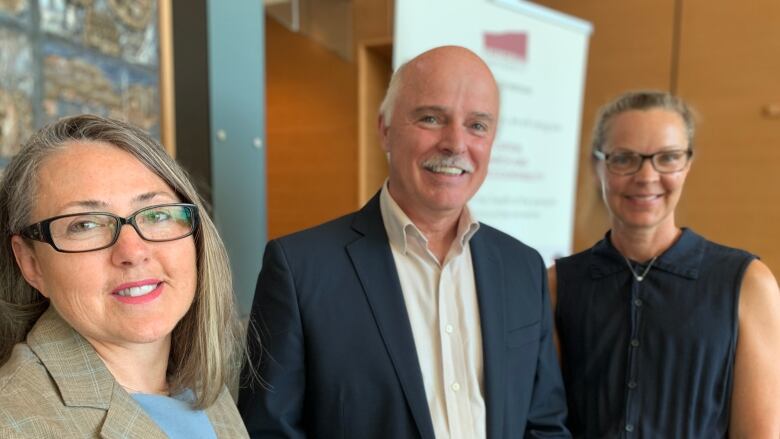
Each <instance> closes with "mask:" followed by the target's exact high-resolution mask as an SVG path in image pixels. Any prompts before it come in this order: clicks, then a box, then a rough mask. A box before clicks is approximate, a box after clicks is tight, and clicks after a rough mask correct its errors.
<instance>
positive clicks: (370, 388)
mask: <svg viewBox="0 0 780 439" xmlns="http://www.w3.org/2000/svg"><path fill="white" fill-rule="evenodd" d="M470 243H471V253H472V260H473V265H474V276H475V280H476V286H477V295H478V303H479V313H480V319H481V325H482V339H483V340H482V344H483V361H484V389H485V395H484V397H485V405H486V411H487V413H486V416H487V420H486V422H487V437H488V438H489V439H499V438H522V437H528V438H542V437H544V438H551V437H555V438H558V437H570V436H569V433H568V432H567V430H566V428H565V427H564V422H565V415H566V398H565V395H564V391H563V385H562V383H561V377H560V371H559V368H558V363H557V358H556V354H555V351H554V347H553V343H552V314H551V311H550V305H549V299H548V293H547V283H546V282H547V276H546V272H545V267H544V264H543V262H542V259H541V258H540V257H539V255H538V253H537V252H536V251H535V250H533V249H531V248H530V247H528V246H526V245H524V244H522V243H520V242H519V241H517V240H515V239H514V238H512V237H510V236H508V235H506V234H504V233H502V232H499V231H498V230H495V229H493V228H490V227H488V226H485V225H481V226H480V228H479V231H478V232H477V233H476V234H475V235H474V236H473V237H472V239H471V241H470ZM251 320H252V322H254V324H255V325H256V328H257V332H259V335H260V337H259V338H260V343H261V344H262V349H260V348H259V347H258V343H257V340H256V337H251V336H250V339H249V341H250V357H251V359H252V361H251V363H252V365H253V366H254V367H255V368H256V370H257V371H259V373H260V376H261V379H262V381H263V383H261V384H259V385H254V386H250V387H245V388H242V389H241V390H240V393H239V400H238V406H239V410H240V412H241V415H242V417H243V418H244V422H245V423H246V426H247V429H248V430H249V433H250V435H251V436H252V437H257V438H303V437H315V438H326V439H330V438H334V439H336V438H337V439H342V438H356V439H373V438H388V439H404V438H424V439H434V433H433V426H432V423H431V417H430V412H429V410H428V404H427V399H426V395H425V388H424V387H423V381H422V373H421V371H420V366H419V363H418V360H417V352H416V349H415V345H414V338H413V336H412V329H411V325H410V323H409V318H408V315H407V312H406V306H405V305H404V298H403V293H402V292H401V286H400V282H399V279H398V274H397V272H396V269H395V262H394V260H393V256H392V252H391V250H390V245H389V243H388V239H387V234H386V232H385V228H384V225H383V222H382V217H381V213H380V210H379V197H378V196H375V197H374V198H373V199H372V200H371V201H370V202H369V203H368V204H366V206H364V207H363V208H362V209H361V210H359V211H357V212H355V213H353V214H350V215H347V216H344V217H342V218H339V219H336V220H334V221H331V222H328V223H325V224H323V225H320V226H318V227H315V228H313V229H309V230H305V231H302V232H298V233H295V234H293V235H289V236H286V237H283V238H280V239H277V240H273V241H270V242H269V243H268V245H267V246H266V249H265V256H264V258H263V267H262V271H261V273H260V277H259V279H258V282H257V289H256V291H255V298H254V304H253V306H252V314H251ZM249 367H252V366H249ZM246 376H247V371H246V370H245V372H244V377H245V378H246Z"/></svg>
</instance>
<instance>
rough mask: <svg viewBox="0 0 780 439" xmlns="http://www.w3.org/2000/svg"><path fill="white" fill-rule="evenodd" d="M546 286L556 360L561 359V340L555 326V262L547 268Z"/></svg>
mask: <svg viewBox="0 0 780 439" xmlns="http://www.w3.org/2000/svg"><path fill="white" fill-rule="evenodd" d="M547 287H548V288H549V289H550V307H551V308H552V312H553V343H554V344H555V351H556V352H557V353H558V362H560V361H561V342H560V340H558V328H556V326H555V310H556V307H557V305H558V276H557V274H556V271H555V264H553V265H552V267H550V268H548V269H547Z"/></svg>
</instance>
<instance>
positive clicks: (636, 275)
mask: <svg viewBox="0 0 780 439" xmlns="http://www.w3.org/2000/svg"><path fill="white" fill-rule="evenodd" d="M623 259H625V260H626V265H628V269H629V270H631V274H633V275H634V279H636V281H637V282H642V281H643V280H645V276H647V272H649V271H650V268H651V267H652V266H653V263H654V262H655V260H656V259H658V256H655V257H653V259H650V263H649V264H647V268H645V271H644V272H642V274H641V275H639V274H636V271H634V267H632V266H631V261H629V260H628V258H627V257H625V256H623Z"/></svg>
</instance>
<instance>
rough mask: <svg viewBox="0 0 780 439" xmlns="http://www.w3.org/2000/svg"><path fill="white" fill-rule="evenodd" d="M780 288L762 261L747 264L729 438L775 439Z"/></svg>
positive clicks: (779, 399)
mask: <svg viewBox="0 0 780 439" xmlns="http://www.w3.org/2000/svg"><path fill="white" fill-rule="evenodd" d="M778 365H780V289H778V285H777V281H776V280H775V277H774V276H773V275H772V272H771V271H770V270H769V268H768V267H767V266H766V265H765V264H764V263H763V262H761V261H759V260H755V261H753V262H751V263H750V265H749V266H748V268H747V271H746V272H745V277H744V279H743V281H742V287H741V290H740V298H739V332H738V338H737V353H736V360H735V366H734V390H733V393H732V396H731V425H730V427H729V436H730V437H731V438H740V439H741V438H751V439H752V438H771V439H777V438H779V437H780V369H779V368H778Z"/></svg>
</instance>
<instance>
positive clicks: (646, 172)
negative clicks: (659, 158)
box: [634, 158, 659, 181]
mask: <svg viewBox="0 0 780 439" xmlns="http://www.w3.org/2000/svg"><path fill="white" fill-rule="evenodd" d="M658 175H659V174H658V171H656V170H655V167H654V166H653V160H652V159H650V158H643V159H642V164H640V165H639V170H638V171H636V174H634V178H636V179H637V180H639V181H654V180H656V179H658Z"/></svg>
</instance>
